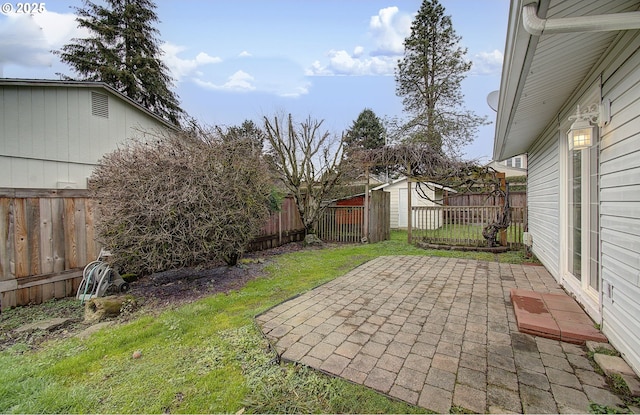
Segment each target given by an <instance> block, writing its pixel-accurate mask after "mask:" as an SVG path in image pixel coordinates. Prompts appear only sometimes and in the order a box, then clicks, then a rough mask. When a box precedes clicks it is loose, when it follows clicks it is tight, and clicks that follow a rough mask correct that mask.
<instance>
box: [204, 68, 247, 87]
mask: <svg viewBox="0 0 640 415" xmlns="http://www.w3.org/2000/svg"><path fill="white" fill-rule="evenodd" d="M254 80H255V79H254V78H253V76H251V75H249V74H248V73H247V72H245V71H243V70H239V71H237V72H235V73H234V74H233V75H231V76H230V77H229V78H228V80H227V82H225V83H224V84H222V85H217V84H214V83H213V82H209V81H203V80H201V79H194V81H195V83H196V84H197V85H200V86H201V87H203V88H207V89H212V90H214V91H235V92H246V91H254V90H255V89H256V87H255V86H254V85H253V81H254Z"/></svg>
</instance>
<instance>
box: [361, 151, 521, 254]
mask: <svg viewBox="0 0 640 415" xmlns="http://www.w3.org/2000/svg"><path fill="white" fill-rule="evenodd" d="M350 162H352V163H355V164H356V165H358V166H359V168H360V169H363V170H365V172H366V176H367V177H368V173H369V171H371V169H372V168H373V167H386V168H388V169H389V170H392V171H395V172H397V173H399V174H401V175H403V176H405V177H407V178H408V179H409V180H408V184H409V186H408V187H409V189H408V198H409V201H408V206H409V209H411V202H410V200H411V199H410V198H411V183H412V182H413V183H416V184H417V187H416V190H417V192H418V194H419V195H420V196H421V197H423V198H425V199H428V200H431V201H432V202H440V201H438V200H433V199H431V198H430V197H429V195H428V194H427V192H426V191H425V189H424V188H422V186H428V183H438V184H439V185H442V186H447V187H450V188H453V189H455V190H456V191H457V192H458V193H466V192H471V191H473V192H484V193H488V194H490V195H492V196H498V197H502V198H504V201H505V203H504V207H503V209H502V211H501V212H500V214H499V215H498V217H497V218H496V220H495V221H494V222H491V223H489V224H487V225H486V226H485V227H484V229H483V232H482V235H483V237H484V238H485V239H486V240H487V244H488V245H489V246H495V245H496V243H497V242H496V236H497V234H498V232H500V231H501V230H504V229H506V228H507V227H508V226H509V224H510V222H511V215H510V209H509V200H508V194H507V190H506V187H505V183H504V175H503V174H502V173H498V172H497V171H496V170H495V169H492V168H490V167H482V166H479V165H478V164H477V163H475V162H473V161H465V160H460V159H454V158H451V157H448V156H446V155H444V154H442V153H441V152H439V151H436V150H434V149H433V148H432V147H430V146H429V145H428V144H399V145H394V146H384V147H381V148H377V149H373V150H362V151H359V152H358V153H356V154H352V155H351V160H350ZM411 216H412V215H411V214H409V215H408V220H409V226H408V231H409V242H411Z"/></svg>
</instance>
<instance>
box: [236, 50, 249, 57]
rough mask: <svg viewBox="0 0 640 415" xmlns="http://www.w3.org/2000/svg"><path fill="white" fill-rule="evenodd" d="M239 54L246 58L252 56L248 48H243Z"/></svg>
mask: <svg viewBox="0 0 640 415" xmlns="http://www.w3.org/2000/svg"><path fill="white" fill-rule="evenodd" d="M238 56H240V57H241V58H246V57H249V56H251V53H249V52H247V51H246V50H243V51H242V52H240V54H239V55H238Z"/></svg>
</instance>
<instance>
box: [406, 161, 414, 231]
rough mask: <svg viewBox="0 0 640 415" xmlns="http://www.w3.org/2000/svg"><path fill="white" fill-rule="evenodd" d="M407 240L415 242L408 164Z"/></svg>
mask: <svg viewBox="0 0 640 415" xmlns="http://www.w3.org/2000/svg"><path fill="white" fill-rule="evenodd" d="M407 170H408V173H409V174H408V175H407V241H408V242H409V244H411V243H412V242H413V240H412V235H411V231H412V230H413V220H412V219H413V209H412V206H411V165H410V164H409V165H408V166H407Z"/></svg>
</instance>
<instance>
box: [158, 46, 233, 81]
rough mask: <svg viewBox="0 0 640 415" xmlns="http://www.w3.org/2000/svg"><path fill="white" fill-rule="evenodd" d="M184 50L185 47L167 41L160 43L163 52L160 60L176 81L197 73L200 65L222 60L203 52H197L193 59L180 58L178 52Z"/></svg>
mask: <svg viewBox="0 0 640 415" xmlns="http://www.w3.org/2000/svg"><path fill="white" fill-rule="evenodd" d="M185 50H186V48H185V47H183V46H178V45H174V44H172V43H169V42H167V43H163V44H162V51H163V52H164V55H163V56H162V60H163V61H164V63H165V64H166V65H167V67H169V70H170V71H171V74H172V75H173V77H174V78H176V80H178V81H180V80H182V79H184V78H185V77H187V76H189V75H192V74H194V73H197V72H198V71H197V69H198V68H200V67H201V66H204V65H210V64H214V63H220V62H222V59H220V58H219V57H217V56H211V55H208V54H207V53H205V52H200V53H198V54H197V55H196V57H195V58H193V59H182V58H180V57H179V56H178V54H180V53H181V52H183V51H185Z"/></svg>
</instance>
